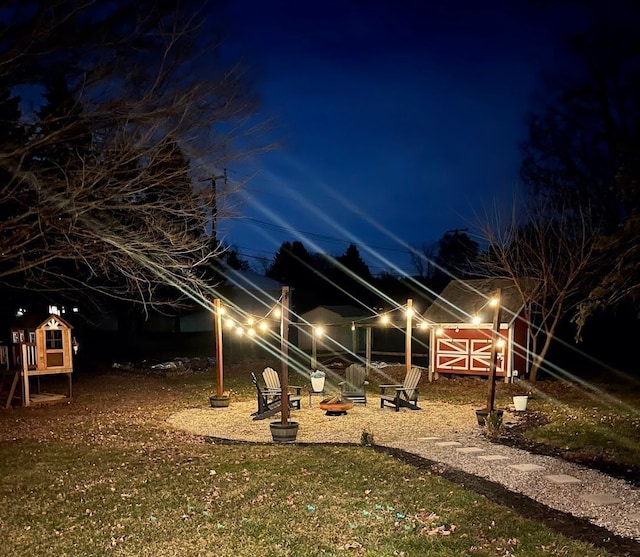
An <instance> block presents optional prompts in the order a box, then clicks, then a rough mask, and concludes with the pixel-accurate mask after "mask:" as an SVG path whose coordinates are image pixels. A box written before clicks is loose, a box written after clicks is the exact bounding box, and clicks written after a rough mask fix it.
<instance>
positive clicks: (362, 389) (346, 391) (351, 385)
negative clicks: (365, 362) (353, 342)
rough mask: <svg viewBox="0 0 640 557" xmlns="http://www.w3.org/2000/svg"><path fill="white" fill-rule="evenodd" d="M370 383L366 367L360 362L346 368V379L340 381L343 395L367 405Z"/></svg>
mask: <svg viewBox="0 0 640 557" xmlns="http://www.w3.org/2000/svg"><path fill="white" fill-rule="evenodd" d="M368 384H369V381H367V374H366V371H365V369H364V367H362V366H361V365H358V364H351V365H350V366H349V367H347V369H346V370H345V380H344V381H342V382H340V383H339V385H340V391H341V394H342V397H343V398H347V399H349V400H351V401H352V402H360V403H362V404H364V405H365V406H366V404H367V391H366V386H367V385H368Z"/></svg>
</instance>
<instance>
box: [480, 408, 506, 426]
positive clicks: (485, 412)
mask: <svg viewBox="0 0 640 557" xmlns="http://www.w3.org/2000/svg"><path fill="white" fill-rule="evenodd" d="M490 414H491V415H495V419H496V420H497V419H500V420H502V416H503V414H504V410H491V411H490V410H488V409H487V408H478V409H477V410H476V419H477V420H478V425H479V426H484V425H485V424H486V420H487V417H488V416H489V415H490Z"/></svg>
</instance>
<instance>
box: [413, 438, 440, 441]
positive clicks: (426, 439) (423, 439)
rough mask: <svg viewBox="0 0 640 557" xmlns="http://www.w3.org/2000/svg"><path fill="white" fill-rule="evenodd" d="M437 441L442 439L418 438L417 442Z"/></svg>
mask: <svg viewBox="0 0 640 557" xmlns="http://www.w3.org/2000/svg"><path fill="white" fill-rule="evenodd" d="M438 439H442V437H418V441H437V440H438Z"/></svg>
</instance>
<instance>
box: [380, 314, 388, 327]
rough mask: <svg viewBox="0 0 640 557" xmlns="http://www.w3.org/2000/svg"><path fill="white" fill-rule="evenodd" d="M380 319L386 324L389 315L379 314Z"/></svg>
mask: <svg viewBox="0 0 640 557" xmlns="http://www.w3.org/2000/svg"><path fill="white" fill-rule="evenodd" d="M380 321H381V322H382V323H384V324H385V325H386V324H387V323H389V316H388V315H386V314H385V315H383V316H381V317H380Z"/></svg>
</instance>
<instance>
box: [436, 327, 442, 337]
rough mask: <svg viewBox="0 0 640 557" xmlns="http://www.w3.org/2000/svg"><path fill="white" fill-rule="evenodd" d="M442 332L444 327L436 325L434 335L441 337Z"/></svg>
mask: <svg viewBox="0 0 640 557" xmlns="http://www.w3.org/2000/svg"><path fill="white" fill-rule="evenodd" d="M443 334H444V329H443V328H442V327H438V328H437V329H436V336H437V337H441V336H442V335H443Z"/></svg>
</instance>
